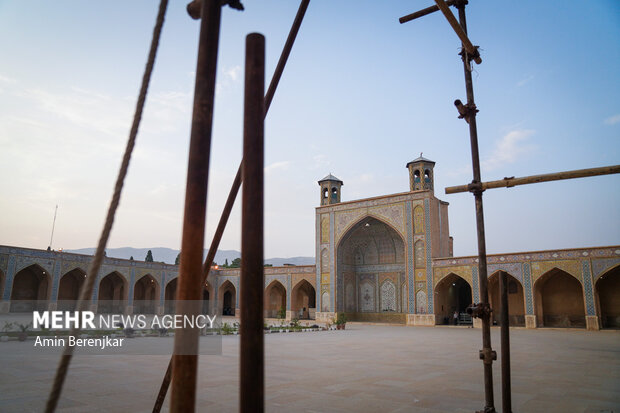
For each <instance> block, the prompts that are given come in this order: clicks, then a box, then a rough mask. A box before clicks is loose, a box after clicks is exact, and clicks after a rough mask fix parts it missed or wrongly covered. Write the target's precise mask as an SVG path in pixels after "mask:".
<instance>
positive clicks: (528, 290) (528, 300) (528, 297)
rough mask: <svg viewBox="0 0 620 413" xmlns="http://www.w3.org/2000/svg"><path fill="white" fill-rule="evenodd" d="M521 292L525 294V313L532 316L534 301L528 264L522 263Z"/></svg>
mask: <svg viewBox="0 0 620 413" xmlns="http://www.w3.org/2000/svg"><path fill="white" fill-rule="evenodd" d="M523 286H524V288H523V291H524V293H525V311H526V313H527V314H529V315H532V314H534V299H533V297H532V273H531V265H530V263H529V262H525V263H523Z"/></svg>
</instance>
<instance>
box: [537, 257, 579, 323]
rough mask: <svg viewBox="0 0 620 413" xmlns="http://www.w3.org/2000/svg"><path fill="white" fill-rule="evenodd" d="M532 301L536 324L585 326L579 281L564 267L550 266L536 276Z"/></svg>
mask: <svg viewBox="0 0 620 413" xmlns="http://www.w3.org/2000/svg"><path fill="white" fill-rule="evenodd" d="M534 302H535V305H536V318H537V320H536V321H537V324H538V325H539V326H540V327H583V328H585V326H586V317H585V306H584V297H583V288H582V286H581V282H580V281H579V280H578V279H576V278H575V277H573V276H572V275H570V274H569V273H567V272H566V271H563V270H560V269H558V268H554V269H552V270H551V271H548V272H547V273H545V274H544V275H543V276H541V277H540V278H539V279H538V280H536V283H535V284H534Z"/></svg>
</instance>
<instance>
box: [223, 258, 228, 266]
mask: <svg viewBox="0 0 620 413" xmlns="http://www.w3.org/2000/svg"><path fill="white" fill-rule="evenodd" d="M224 268H228V258H226V260H225V261H224Z"/></svg>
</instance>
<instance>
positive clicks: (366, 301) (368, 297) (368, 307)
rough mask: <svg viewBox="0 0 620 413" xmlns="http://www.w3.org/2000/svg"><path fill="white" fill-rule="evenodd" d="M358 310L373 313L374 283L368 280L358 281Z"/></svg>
mask: <svg viewBox="0 0 620 413" xmlns="http://www.w3.org/2000/svg"><path fill="white" fill-rule="evenodd" d="M359 302H360V304H361V305H360V310H361V311H362V312H371V313H374V312H375V311H376V310H375V308H376V307H375V285H374V284H373V283H372V282H370V281H363V282H361V283H360V297H359Z"/></svg>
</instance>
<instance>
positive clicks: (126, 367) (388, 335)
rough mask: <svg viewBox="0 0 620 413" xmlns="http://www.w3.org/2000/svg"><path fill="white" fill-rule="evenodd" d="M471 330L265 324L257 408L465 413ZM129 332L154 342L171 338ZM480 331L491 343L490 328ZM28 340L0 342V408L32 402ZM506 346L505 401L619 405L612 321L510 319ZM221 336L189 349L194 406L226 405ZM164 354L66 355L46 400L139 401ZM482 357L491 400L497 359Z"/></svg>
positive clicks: (46, 375) (136, 408) (231, 397)
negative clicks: (210, 349)
mask: <svg viewBox="0 0 620 413" xmlns="http://www.w3.org/2000/svg"><path fill="white" fill-rule="evenodd" d="M480 337H481V333H480V330H479V329H471V328H464V327H431V328H425V327H402V326H389V325H370V324H361V323H348V324H347V329H346V330H344V331H321V332H306V333H283V334H280V333H277V334H268V335H266V337H265V348H266V354H265V357H266V369H265V374H266V389H265V400H266V411H268V412H473V411H475V410H477V409H481V408H482V407H483V401H484V394H483V384H482V363H481V362H480V361H479V360H478V357H477V354H478V350H479V349H480V348H481V344H480V341H481V338H480ZM132 340H133V341H134V343H133V344H138V343H139V344H140V345H141V346H144V347H145V348H150V349H151V351H152V352H156V351H155V349H156V347H158V346H166V345H170V342H171V341H172V340H173V339H172V338H171V337H167V338H155V337H152V338H151V337H139V338H135V339H132ZM492 340H493V348H494V349H495V350H497V351H498V353H499V329H498V328H493V329H492ZM169 341H170V342H169ZM31 344H32V342H31V341H28V342H26V343H20V342H16V341H10V342H5V343H0V363H1V365H2V373H3V374H2V375H0V411H1V412H40V411H42V410H43V408H44V405H45V400H46V397H47V395H48V392H49V390H50V386H51V382H52V379H53V376H54V372H55V369H56V366H57V363H58V357H51V356H41V355H36V353H35V351H34V350H33V351H32V353H33V354H32V356H30V357H28V356H16V354H23V352H24V349H25V348H26V347H25V346H30V345H31ZM511 346H512V399H513V410H514V411H515V412H563V413H565V412H597V413H598V412H620V332H618V331H614V330H612V331H609V330H607V331H598V332H590V331H585V330H577V329H538V330H526V329H512V330H511ZM222 347H223V354H222V355H217V356H202V357H200V360H199V384H198V389H199V390H198V399H197V410H198V411H204V412H235V411H238V375H239V374H238V373H239V372H238V370H239V357H238V354H239V337H238V336H224V337H223V345H222ZM28 348H30V347H28ZM498 357H499V356H498ZM168 359H169V358H168V357H167V356H89V357H78V358H75V359H74V360H73V362H72V364H71V368H70V371H69V375H68V377H67V382H66V384H65V387H64V391H63V394H62V397H61V401H60V404H59V406H58V411H59V412H121V411H123V412H150V411H151V410H152V407H153V402H154V400H155V397H156V394H157V392H158V390H159V386H160V383H161V379H162V377H163V374H164V372H165V370H166V366H167V363H168ZM493 366H494V372H493V374H494V377H493V378H494V382H495V398H496V399H495V404H496V407H497V408H498V411H499V410H500V409H499V406H501V399H500V393H501V387H500V364H499V360H498V361H497V362H496V363H494V364H493ZM167 406H168V400H166V403H165V405H164V410H163V411H168V410H167Z"/></svg>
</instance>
